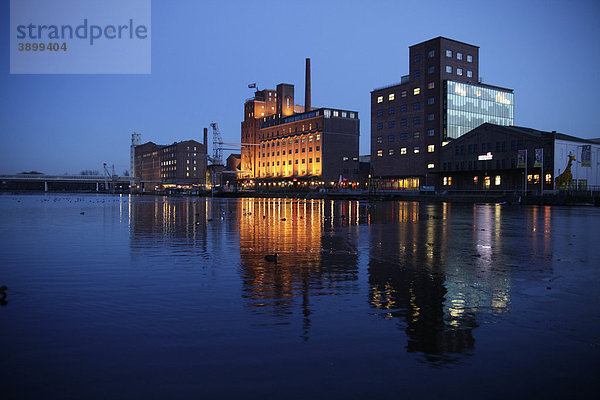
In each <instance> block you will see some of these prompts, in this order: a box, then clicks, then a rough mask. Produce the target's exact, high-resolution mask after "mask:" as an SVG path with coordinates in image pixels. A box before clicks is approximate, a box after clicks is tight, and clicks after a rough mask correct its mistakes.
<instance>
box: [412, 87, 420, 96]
mask: <svg viewBox="0 0 600 400" xmlns="http://www.w3.org/2000/svg"><path fill="white" fill-rule="evenodd" d="M418 94H421V88H418V87H416V88H414V89H413V96H416V95H418Z"/></svg>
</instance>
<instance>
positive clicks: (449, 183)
mask: <svg viewBox="0 0 600 400" xmlns="http://www.w3.org/2000/svg"><path fill="white" fill-rule="evenodd" d="M444 186H452V177H451V176H445V177H444Z"/></svg>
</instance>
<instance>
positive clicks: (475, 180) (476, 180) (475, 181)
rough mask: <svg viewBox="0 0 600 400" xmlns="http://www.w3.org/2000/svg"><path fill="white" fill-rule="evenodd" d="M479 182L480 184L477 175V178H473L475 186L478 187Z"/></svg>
mask: <svg viewBox="0 0 600 400" xmlns="http://www.w3.org/2000/svg"><path fill="white" fill-rule="evenodd" d="M478 182H479V177H478V176H477V175H475V176H474V177H473V183H474V184H475V185H477V183H478Z"/></svg>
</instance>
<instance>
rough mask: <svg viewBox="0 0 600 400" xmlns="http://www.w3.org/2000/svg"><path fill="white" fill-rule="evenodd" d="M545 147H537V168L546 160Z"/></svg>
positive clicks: (535, 164) (535, 163)
mask: <svg viewBox="0 0 600 400" xmlns="http://www.w3.org/2000/svg"><path fill="white" fill-rule="evenodd" d="M543 160H544V149H535V162H534V163H533V166H534V167H536V168H540V167H541V166H542V163H543V162H544V161H543Z"/></svg>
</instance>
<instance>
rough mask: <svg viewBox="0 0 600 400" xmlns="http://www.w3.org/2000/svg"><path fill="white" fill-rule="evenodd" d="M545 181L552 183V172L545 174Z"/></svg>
mask: <svg viewBox="0 0 600 400" xmlns="http://www.w3.org/2000/svg"><path fill="white" fill-rule="evenodd" d="M546 183H552V174H546Z"/></svg>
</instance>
